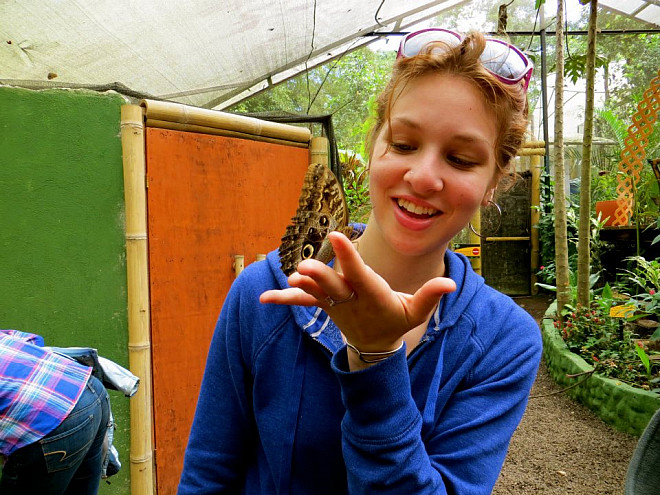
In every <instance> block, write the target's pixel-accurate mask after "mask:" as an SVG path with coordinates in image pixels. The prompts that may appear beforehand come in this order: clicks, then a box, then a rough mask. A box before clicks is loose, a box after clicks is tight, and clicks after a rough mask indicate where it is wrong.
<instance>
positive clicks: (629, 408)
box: [541, 302, 660, 436]
mask: <svg viewBox="0 0 660 495" xmlns="http://www.w3.org/2000/svg"><path fill="white" fill-rule="evenodd" d="M555 313H556V302H555V303H553V304H552V305H551V306H550V307H549V308H548V310H547V311H546V313H545V317H544V319H543V322H542V324H541V334H542V336H543V357H544V359H545V362H546V364H547V366H548V371H549V372H550V375H551V376H552V378H553V379H554V380H555V382H557V384H558V385H559V386H560V387H562V388H566V387H569V386H571V385H574V384H575V383H577V382H578V381H580V380H582V379H584V377H583V376H579V377H576V378H567V376H566V375H574V374H578V373H584V372H587V371H591V370H592V369H593V367H592V366H590V365H589V364H588V363H587V362H586V361H585V360H584V359H582V358H581V357H580V356H578V355H577V354H574V353H572V352H571V351H569V350H568V347H567V346H566V343H565V342H564V340H563V339H562V338H561V335H559V332H558V331H557V329H556V328H555V327H554V325H553V316H554V314H555ZM566 393H567V394H568V395H569V396H571V397H572V398H574V399H576V400H577V401H578V402H581V403H582V404H584V405H585V406H587V407H588V408H589V409H591V410H592V411H593V412H594V413H595V414H596V415H597V416H598V417H600V418H601V419H602V420H603V421H605V422H606V423H608V424H610V425H612V426H614V427H615V428H616V429H617V430H619V431H623V432H625V433H630V434H632V435H635V436H640V435H641V434H642V431H644V428H645V427H646V425H647V424H648V422H649V421H650V420H651V417H652V416H653V414H654V413H655V411H656V410H658V409H660V395H658V394H657V393H655V392H649V391H646V390H641V389H638V388H635V387H631V386H630V385H628V384H626V383H623V382H620V381H618V380H613V379H611V378H605V377H602V376H600V375H598V374H595V373H594V374H593V375H591V377H589V378H588V379H587V380H585V381H584V382H583V383H581V384H580V385H578V386H577V387H575V388H572V389H570V390H568V391H567V392H566Z"/></svg>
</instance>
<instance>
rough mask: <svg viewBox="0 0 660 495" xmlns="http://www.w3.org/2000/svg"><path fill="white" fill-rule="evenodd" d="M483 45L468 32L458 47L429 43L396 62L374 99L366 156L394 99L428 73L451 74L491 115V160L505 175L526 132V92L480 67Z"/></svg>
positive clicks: (386, 118)
mask: <svg viewBox="0 0 660 495" xmlns="http://www.w3.org/2000/svg"><path fill="white" fill-rule="evenodd" d="M485 45H486V40H485V38H484V36H483V34H481V33H478V32H471V33H469V34H468V35H467V36H466V37H465V39H464V40H463V42H462V43H461V44H460V45H459V46H456V47H446V46H443V50H441V51H440V50H435V51H433V48H434V45H432V44H430V45H429V46H428V47H427V48H426V49H425V51H424V53H421V54H419V55H416V56H414V57H409V58H399V59H397V61H396V62H395V64H394V68H393V70H392V76H391V78H390V80H389V82H388V84H387V86H386V87H385V89H384V90H383V91H382V93H381V94H380V96H379V97H378V99H377V115H376V120H375V122H374V124H373V126H372V128H371V130H370V132H369V134H368V136H367V149H368V151H369V156H370V157H371V155H372V153H373V146H374V141H375V139H376V137H377V136H378V134H379V133H380V131H381V130H382V129H383V126H384V125H385V122H389V118H390V114H391V110H392V106H393V105H394V102H395V101H396V98H397V96H398V95H400V94H401V92H402V91H403V89H404V88H405V86H406V85H407V84H409V83H410V82H412V81H414V80H416V79H418V78H420V77H423V76H426V75H429V74H451V75H455V76H459V77H463V78H465V79H467V80H468V81H471V82H472V83H473V84H474V85H475V86H476V87H477V88H478V89H479V92H480V93H481V94H482V95H483V97H484V100H485V101H486V105H487V107H488V108H490V109H491V110H492V112H493V114H494V115H495V118H496V120H497V125H496V128H497V139H496V141H495V161H496V165H497V169H498V171H499V173H500V174H501V175H504V174H506V173H507V172H508V170H509V167H510V164H511V162H512V160H513V159H514V157H515V156H516V154H517V153H518V150H519V149H520V147H521V146H522V144H523V141H524V137H525V133H526V131H527V113H528V105H527V92H526V91H525V89H524V88H523V85H522V83H521V84H505V83H503V82H501V81H500V80H499V79H497V78H496V77H495V76H494V75H492V74H491V73H490V72H488V71H487V70H486V69H485V68H484V67H483V65H482V64H481V62H480V61H479V57H480V56H481V53H482V52H483V50H484V47H485Z"/></svg>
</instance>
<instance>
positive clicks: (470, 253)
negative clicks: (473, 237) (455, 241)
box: [454, 246, 481, 258]
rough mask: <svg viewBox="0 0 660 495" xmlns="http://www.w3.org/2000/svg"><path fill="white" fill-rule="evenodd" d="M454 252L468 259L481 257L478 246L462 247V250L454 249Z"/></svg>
mask: <svg viewBox="0 0 660 495" xmlns="http://www.w3.org/2000/svg"><path fill="white" fill-rule="evenodd" d="M454 252H455V253H460V254H462V255H465V256H467V257H468V258H474V257H476V256H479V255H481V248H480V247H478V246H468V247H462V248H459V249H456V250H455V251H454Z"/></svg>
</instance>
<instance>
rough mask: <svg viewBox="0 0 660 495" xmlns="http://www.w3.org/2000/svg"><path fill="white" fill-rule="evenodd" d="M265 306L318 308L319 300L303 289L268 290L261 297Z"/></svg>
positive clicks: (261, 301)
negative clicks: (286, 305) (279, 305)
mask: <svg viewBox="0 0 660 495" xmlns="http://www.w3.org/2000/svg"><path fill="white" fill-rule="evenodd" d="M259 302H260V303H263V304H289V305H295V306H318V302H319V301H318V299H317V298H316V297H314V296H312V295H310V294H308V293H307V292H305V291H304V290H302V289H298V288H296V287H292V288H289V289H277V290H267V291H266V292H263V293H262V294H261V295H260V296H259Z"/></svg>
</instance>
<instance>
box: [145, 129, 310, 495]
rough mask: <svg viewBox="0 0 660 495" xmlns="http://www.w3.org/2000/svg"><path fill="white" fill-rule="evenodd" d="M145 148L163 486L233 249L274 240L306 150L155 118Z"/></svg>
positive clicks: (182, 443) (167, 489) (174, 463)
mask: <svg viewBox="0 0 660 495" xmlns="http://www.w3.org/2000/svg"><path fill="white" fill-rule="evenodd" d="M146 149H147V181H148V183H147V185H148V189H147V206H148V242H149V280H150V293H151V332H152V334H151V340H152V359H153V397H154V440H155V449H156V455H155V458H156V483H157V487H158V493H159V495H169V494H175V493H176V487H177V484H178V480H179V476H180V473H181V468H182V465H183V455H184V451H185V448H186V444H187V441H188V433H189V430H190V425H191V423H192V418H193V414H194V412H195V405H196V403H197V395H198V392H199V386H200V382H201V378H202V373H203V370H204V365H205V360H206V354H207V351H208V346H209V342H210V340H211V336H212V333H213V329H214V326H215V322H216V319H217V317H218V314H219V313H220V309H221V306H222V303H223V301H224V298H225V296H226V294H227V291H228V290H229V286H230V285H231V283H232V281H233V280H234V278H235V276H234V272H233V268H232V266H233V260H234V255H238V254H242V255H244V256H245V264H246V265H247V264H249V263H252V262H254V261H255V257H256V255H257V254H260V253H264V254H265V253H267V252H269V251H271V250H273V249H275V248H276V247H277V246H278V245H279V242H280V238H281V237H282V235H283V233H284V230H285V228H286V225H287V224H288V222H289V220H290V218H291V217H292V216H293V215H294V213H295V210H296V207H297V205H298V196H299V193H300V188H301V187H302V182H303V177H304V174H305V170H306V169H307V164H308V163H309V151H308V150H307V149H301V148H293V147H288V146H284V145H277V144H269V143H260V142H256V141H250V140H244V139H236V138H226V137H220V136H211V135H206V134H195V133H188V132H180V131H170V130H164V129H155V128H149V129H147V133H146Z"/></svg>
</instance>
